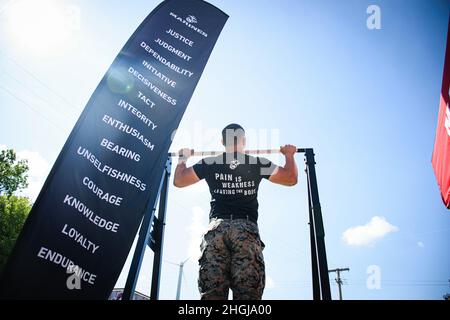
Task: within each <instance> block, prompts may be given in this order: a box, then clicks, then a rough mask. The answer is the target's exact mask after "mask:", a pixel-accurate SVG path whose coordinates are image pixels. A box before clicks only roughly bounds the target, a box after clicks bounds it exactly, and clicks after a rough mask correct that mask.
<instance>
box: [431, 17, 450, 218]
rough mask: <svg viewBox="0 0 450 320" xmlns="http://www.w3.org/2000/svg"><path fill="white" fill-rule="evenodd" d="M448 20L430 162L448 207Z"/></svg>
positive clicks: (449, 32) (449, 55) (449, 124)
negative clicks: (434, 137)
mask: <svg viewBox="0 0 450 320" xmlns="http://www.w3.org/2000/svg"><path fill="white" fill-rule="evenodd" d="M449 90H450V22H449V31H448V32H447V50H446V52H445V63H444V76H443V79H442V89H441V99H440V104H439V116H438V125H437V128H436V140H435V142H434V150H433V158H432V164H433V169H434V173H435V174H436V179H437V182H438V185H439V188H440V190H441V196H442V200H443V201H444V204H445V206H446V207H447V208H449V209H450V106H449V102H450V99H449Z"/></svg>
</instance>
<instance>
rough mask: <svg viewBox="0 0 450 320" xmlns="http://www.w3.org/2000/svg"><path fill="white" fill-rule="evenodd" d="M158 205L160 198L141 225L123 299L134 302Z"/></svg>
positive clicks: (149, 208) (162, 180) (159, 190)
mask: <svg viewBox="0 0 450 320" xmlns="http://www.w3.org/2000/svg"><path fill="white" fill-rule="evenodd" d="M168 164H169V160H168V162H167V163H166V167H167V165H168ZM166 172H167V171H166V170H164V171H163V174H162V177H161V182H160V184H159V188H158V196H159V195H160V193H161V188H162V185H163V182H164V178H165V175H166ZM157 203H158V197H156V200H155V203H154V204H153V206H150V205H148V212H147V213H146V214H145V215H144V219H143V220H142V223H141V228H140V230H139V238H138V241H137V244H136V249H135V250H134V255H133V260H132V261H131V266H130V270H129V271H128V277H127V281H126V283H125V289H124V290H123V295H122V299H123V300H132V299H133V296H134V291H135V288H136V283H137V279H138V276H139V271H140V269H141V264H142V259H143V258H144V253H145V248H146V247H147V243H148V239H149V237H150V228H151V226H152V221H153V217H154V216H155V211H156V204H157Z"/></svg>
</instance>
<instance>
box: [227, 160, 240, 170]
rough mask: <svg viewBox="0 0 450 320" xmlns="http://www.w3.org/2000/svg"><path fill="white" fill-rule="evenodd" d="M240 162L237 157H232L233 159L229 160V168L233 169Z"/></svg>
mask: <svg viewBox="0 0 450 320" xmlns="http://www.w3.org/2000/svg"><path fill="white" fill-rule="evenodd" d="M240 164H241V163H240V162H239V160H237V159H233V160H231V162H230V169H231V170H234V169H236V168H237V167H238V165H240Z"/></svg>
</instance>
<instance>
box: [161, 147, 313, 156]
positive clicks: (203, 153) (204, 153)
mask: <svg viewBox="0 0 450 320" xmlns="http://www.w3.org/2000/svg"><path fill="white" fill-rule="evenodd" d="M296 152H297V153H298V152H303V153H304V152H306V149H303V148H298V149H297V151H296ZM222 153H223V151H195V152H193V153H191V156H194V157H207V156H216V155H219V154H222ZM244 153H245V154H271V153H280V149H265V150H245V151H244ZM177 156H178V152H169V157H177Z"/></svg>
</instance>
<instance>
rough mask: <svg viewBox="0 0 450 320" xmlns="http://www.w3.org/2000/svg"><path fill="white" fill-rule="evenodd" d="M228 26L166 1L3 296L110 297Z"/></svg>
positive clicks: (11, 271)
mask: <svg viewBox="0 0 450 320" xmlns="http://www.w3.org/2000/svg"><path fill="white" fill-rule="evenodd" d="M227 18H228V16H227V15H226V14H225V13H223V12H222V11H220V10H219V9H217V8H216V7H214V6H212V5H210V4H209V3H207V2H204V1H201V0H167V1H164V2H163V3H161V4H160V5H159V6H158V7H157V8H156V9H155V10H154V11H153V12H152V13H150V15H149V16H148V17H147V18H146V19H145V20H144V21H143V22H142V24H141V25H140V26H139V27H138V29H137V30H136V31H135V32H134V34H133V35H132V36H131V38H130V39H129V40H128V41H127V43H126V44H125V46H124V47H123V49H122V50H121V52H120V53H119V55H118V56H117V57H116V58H115V60H114V61H113V63H112V65H111V67H110V68H109V70H108V71H107V73H106V74H105V76H104V77H103V79H102V80H101V82H100V84H99V85H98V87H97V88H96V90H95V91H94V93H93V94H92V97H91V98H90V100H89V102H88V103H87V105H86V107H85V109H84V111H83V113H82V114H81V116H80V118H79V119H78V121H77V123H76V125H75V127H74V129H73V130H72V132H71V134H70V136H69V138H68V140H67V141H66V143H65V145H64V147H63V149H62V151H61V153H60V155H59V156H58V159H57V160H56V162H55V164H54V166H53V168H52V170H51V172H50V174H49V176H48V178H47V180H46V182H45V184H44V186H43V188H42V190H41V192H40V194H39V196H38V198H37V200H36V203H35V204H34V206H33V208H32V210H31V212H30V215H29V217H28V219H27V221H26V223H25V225H24V228H23V230H22V232H21V235H20V236H19V239H18V241H17V243H16V246H15V248H14V250H13V253H12V255H11V257H10V259H9V261H8V264H7V266H6V268H5V270H4V272H3V274H2V277H1V283H0V296H1V297H2V298H44V299H50V298H58V299H81V298H82V299H106V298H107V297H108V296H109V294H110V292H111V291H112V289H113V286H114V284H115V282H116V280H117V278H118V276H119V274H120V271H121V270H122V267H123V265H124V263H125V260H126V258H127V255H128V252H129V251H130V248H131V245H132V242H133V240H134V237H135V235H136V232H137V230H138V227H139V224H140V222H141V220H142V216H143V214H144V212H145V211H146V209H147V208H148V207H149V206H153V204H154V203H155V200H156V197H157V193H158V187H159V184H160V180H161V176H162V172H163V168H164V164H165V162H166V160H167V152H168V149H169V146H170V144H171V138H172V133H173V132H174V130H175V129H176V128H177V127H178V125H179V123H180V120H181V118H182V116H183V114H184V112H185V110H186V107H187V105H188V103H189V100H190V98H191V96H192V94H193V91H194V89H195V87H196V85H197V83H198V81H199V79H200V76H201V73H202V71H203V69H204V67H205V65H206V63H207V60H208V58H209V56H210V54H211V51H212V49H213V47H214V44H215V42H216V40H217V38H218V36H219V34H220V32H221V30H222V28H223V26H224V25H225V22H226V20H227ZM80 78H81V75H80Z"/></svg>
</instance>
